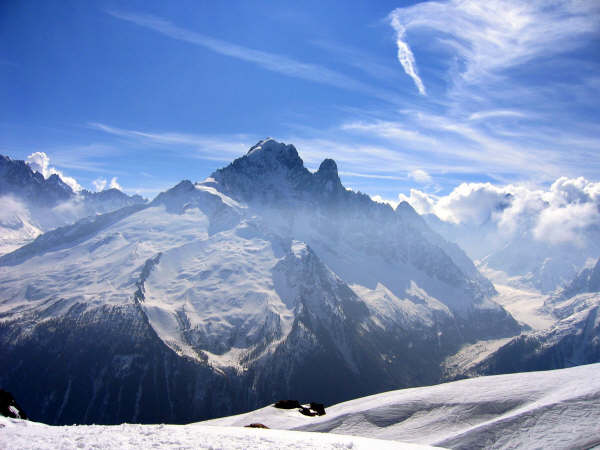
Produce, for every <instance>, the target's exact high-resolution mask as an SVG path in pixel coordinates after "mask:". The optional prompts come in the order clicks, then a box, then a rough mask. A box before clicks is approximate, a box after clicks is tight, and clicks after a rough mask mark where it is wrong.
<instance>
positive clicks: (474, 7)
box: [390, 0, 600, 83]
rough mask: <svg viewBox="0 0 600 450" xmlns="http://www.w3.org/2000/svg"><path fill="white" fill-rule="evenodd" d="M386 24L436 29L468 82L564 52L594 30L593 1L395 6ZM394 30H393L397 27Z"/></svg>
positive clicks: (461, 0) (454, 0) (599, 13)
mask: <svg viewBox="0 0 600 450" xmlns="http://www.w3.org/2000/svg"><path fill="white" fill-rule="evenodd" d="M390 18H391V24H392V26H393V27H394V29H395V30H396V31H397V33H400V35H401V36H402V35H403V34H404V31H405V30H407V31H408V30H411V29H428V30H433V31H437V32H439V33H440V34H439V35H438V41H439V42H441V43H443V44H445V45H446V46H447V47H448V48H449V49H450V50H451V51H452V52H454V53H455V54H457V55H458V56H459V57H460V58H461V60H462V62H463V64H462V65H461V69H462V70H461V73H460V76H461V78H462V79H463V80H465V81H467V82H470V83H473V82H477V81H480V80H481V78H482V77H488V76H494V75H498V74H499V73H500V72H501V71H503V70H505V69H509V68H512V67H515V66H518V65H521V64H523V63H526V62H528V61H531V60H533V59H535V58H537V57H538V56H540V55H543V56H545V57H549V56H553V55H557V54H560V53H564V52H567V51H569V50H572V49H574V48H577V47H578V46H579V45H580V41H579V38H580V37H582V36H584V35H586V34H590V33H596V32H597V30H598V20H599V18H600V5H599V4H598V2H594V1H563V2H560V1H547V0H532V1H528V2H522V1H519V0H489V1H486V2H480V1H477V0H466V1H465V0H451V1H449V2H444V3H440V2H425V3H419V4H416V5H414V6H411V7H408V8H398V9H395V10H394V11H393V12H392V13H391V14H390ZM398 30H399V31H398Z"/></svg>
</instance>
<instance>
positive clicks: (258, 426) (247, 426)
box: [244, 423, 269, 430]
mask: <svg viewBox="0 0 600 450" xmlns="http://www.w3.org/2000/svg"><path fill="white" fill-rule="evenodd" d="M244 428H264V429H265V430H268V429H269V427H268V426H266V425H263V424H262V423H251V424H250V425H246V426H245V427H244Z"/></svg>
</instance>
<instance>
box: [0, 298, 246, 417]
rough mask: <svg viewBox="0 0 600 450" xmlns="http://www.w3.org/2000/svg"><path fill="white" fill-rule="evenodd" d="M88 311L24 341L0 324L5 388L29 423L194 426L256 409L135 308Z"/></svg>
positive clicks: (0, 379)
mask: <svg viewBox="0 0 600 450" xmlns="http://www.w3.org/2000/svg"><path fill="white" fill-rule="evenodd" d="M83 309H85V307H84V305H79V306H77V305H76V306H74V307H73V308H72V309H71V311H70V313H69V314H68V315H67V316H65V317H63V318H60V319H53V320H50V321H47V322H45V323H44V324H43V325H38V326H37V327H35V328H34V329H33V331H32V335H31V337H30V339H26V340H24V339H20V338H18V336H19V335H20V333H21V327H20V326H18V325H15V324H10V323H5V322H4V323H2V324H1V325H0V347H2V348H3V349H5V350H3V351H2V352H0V366H1V367H3V370H2V371H1V373H0V385H2V386H4V387H6V388H8V389H10V391H11V392H13V393H14V394H15V396H16V397H17V398H19V401H20V402H21V403H22V405H23V407H24V408H25V410H27V411H30V416H29V417H30V419H31V420H34V421H36V422H42V423H47V424H76V423H88V424H89V423H97V424H118V423H123V422H139V423H162V422H167V423H189V422H192V421H199V420H205V419H209V418H213V417H215V416H221V415H230V414H236V413H241V412H243V411H247V410H249V409H251V408H252V407H254V406H255V403H249V401H248V397H247V395H245V394H243V392H244V390H243V388H242V385H241V383H240V380H236V379H232V378H231V376H230V375H228V374H222V373H216V372H215V371H214V370H212V369H211V368H210V367H209V366H207V365H206V364H202V363H200V362H197V361H192V360H189V359H186V358H181V357H179V356H178V355H177V354H176V353H174V352H173V351H172V350H171V349H169V348H168V347H167V346H166V345H165V344H164V343H163V342H162V341H161V340H160V339H159V338H158V337H157V336H156V334H155V332H154V330H153V329H152V328H151V327H150V325H149V324H148V322H147V319H146V317H145V315H144V314H143V313H142V312H141V310H140V309H139V308H138V307H137V306H135V305H131V306H127V307H102V308H100V309H98V310H91V311H87V312H84V313H81V312H80V311H81V310H83ZM31 319H32V320H33V317H32V318H31ZM15 339H17V340H19V343H18V344H16V345H14V344H13V345H8V344H9V342H14V340H15ZM23 355H29V357H27V358H23ZM23 374H35V377H33V378H32V376H31V375H29V376H23Z"/></svg>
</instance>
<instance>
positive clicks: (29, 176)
mask: <svg viewBox="0 0 600 450" xmlns="http://www.w3.org/2000/svg"><path fill="white" fill-rule="evenodd" d="M0 201H1V202H2V205H3V208H2V211H1V212H0V255H2V254H5V253H8V252H10V251H12V250H15V249H17V248H19V247H21V246H23V245H25V244H27V243H29V242H31V241H32V240H33V239H35V238H36V237H37V236H39V235H40V234H42V233H43V232H45V231H49V230H52V229H54V228H57V227H59V226H63V225H68V224H70V223H73V222H75V221H77V220H79V219H82V218H84V217H88V216H93V215H96V214H103V213H107V212H110V211H114V210H117V209H120V208H123V207H124V206H129V205H133V204H141V203H144V202H146V200H144V199H143V198H142V197H140V196H139V195H133V196H129V195H127V194H125V193H123V192H121V191H120V190H118V189H115V188H112V189H107V190H103V191H100V192H90V191H88V190H85V189H84V190H81V191H79V192H75V191H73V189H72V188H71V187H70V186H69V185H67V184H66V183H64V182H63V181H62V179H61V178H60V177H59V176H58V175H57V174H52V175H50V176H49V177H48V178H45V177H44V176H43V175H42V174H41V173H39V172H36V171H34V170H32V168H31V167H30V166H29V165H28V164H27V163H26V162H24V161H19V160H13V159H11V158H9V157H7V156H3V155H0Z"/></svg>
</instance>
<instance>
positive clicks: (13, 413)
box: [0, 389, 27, 420]
mask: <svg viewBox="0 0 600 450" xmlns="http://www.w3.org/2000/svg"><path fill="white" fill-rule="evenodd" d="M0 414H2V415H3V416H5V417H11V418H13V419H25V420H26V419H27V414H25V411H23V408H21V407H20V406H19V404H18V403H17V401H16V400H15V398H14V397H13V396H12V394H11V393H10V392H8V391H5V390H4V389H0Z"/></svg>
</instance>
